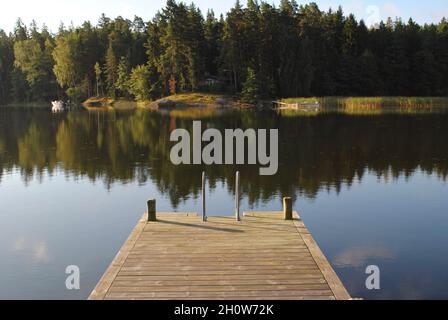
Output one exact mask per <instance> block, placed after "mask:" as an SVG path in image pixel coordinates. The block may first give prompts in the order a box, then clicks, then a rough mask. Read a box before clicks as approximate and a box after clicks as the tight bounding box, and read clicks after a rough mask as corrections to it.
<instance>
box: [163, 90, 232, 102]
mask: <svg viewBox="0 0 448 320" xmlns="http://www.w3.org/2000/svg"><path fill="white" fill-rule="evenodd" d="M220 98H223V99H228V98H229V97H227V96H223V95H218V94H211V93H201V92H191V93H179V94H175V95H171V96H168V97H164V98H162V99H159V100H157V101H156V102H161V101H164V100H170V101H172V102H176V103H185V104H214V103H216V100H217V99H220Z"/></svg>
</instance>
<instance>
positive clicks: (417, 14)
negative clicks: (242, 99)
mask: <svg viewBox="0 0 448 320" xmlns="http://www.w3.org/2000/svg"><path fill="white" fill-rule="evenodd" d="M165 2H166V0H76V1H75V0H38V1H36V0H12V1H8V4H5V5H4V6H3V8H2V10H1V11H0V28H1V29H3V30H5V31H8V32H9V31H11V30H12V28H13V26H14V23H15V21H16V20H17V18H18V17H21V18H22V20H23V21H24V22H25V23H27V24H29V23H30V22H31V20H32V19H35V20H36V21H37V23H38V24H39V25H41V24H42V23H45V24H46V25H47V26H48V27H49V28H50V29H51V30H53V31H55V30H57V27H58V26H59V24H60V22H61V21H62V22H64V24H66V25H69V24H70V23H71V22H73V23H74V24H75V25H79V24H81V23H82V22H83V21H85V20H91V21H93V22H96V21H97V20H98V17H99V16H100V15H101V13H103V12H104V13H106V15H108V16H110V17H116V16H118V15H121V16H123V17H126V18H132V17H133V16H134V15H139V16H141V17H142V18H144V20H149V19H150V18H151V17H152V16H153V15H154V13H155V12H157V11H158V10H159V9H160V8H162V7H163V6H164V4H165ZM186 2H190V1H186ZM194 2H195V3H196V4H197V5H198V6H199V7H200V8H201V9H202V10H203V11H206V10H207V9H208V8H213V9H214V10H215V12H217V13H221V12H226V11H228V9H229V8H231V7H232V6H233V4H234V2H235V1H234V0H195V1H194ZM241 2H242V3H244V2H245V0H241ZM267 2H269V3H274V4H278V3H279V2H280V0H267ZM308 2H309V1H300V0H299V1H298V3H300V4H303V3H308ZM315 2H316V3H317V4H318V5H319V7H320V8H321V9H328V8H329V7H334V8H336V7H337V6H338V5H339V4H340V5H342V6H343V8H344V11H345V12H352V13H355V14H356V16H357V17H358V18H363V19H365V20H366V21H367V22H375V21H376V20H378V19H386V18H387V17H389V16H392V17H396V16H400V17H402V18H403V19H406V20H407V19H409V17H413V18H414V19H415V20H417V21H418V22H419V23H425V22H438V21H440V19H441V18H442V17H443V16H446V17H448V3H447V0H426V1H414V0H412V1H406V0H336V1H334V0H315ZM5 6H6V9H5Z"/></svg>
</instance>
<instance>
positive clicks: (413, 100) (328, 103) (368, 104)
mask: <svg viewBox="0 0 448 320" xmlns="http://www.w3.org/2000/svg"><path fill="white" fill-rule="evenodd" d="M281 101H282V102H284V103H314V102H316V101H317V102H319V103H320V104H321V106H322V107H328V108H331V107H333V108H334V107H336V108H344V109H364V110H365V109H367V110H368V109H380V108H389V107H394V108H433V107H448V97H309V98H300V97H299V98H288V99H283V100H281Z"/></svg>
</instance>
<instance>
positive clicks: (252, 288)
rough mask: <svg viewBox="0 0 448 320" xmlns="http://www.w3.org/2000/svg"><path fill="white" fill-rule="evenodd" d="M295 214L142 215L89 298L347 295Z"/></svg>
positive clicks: (320, 297) (326, 297)
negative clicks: (288, 217) (152, 218)
mask: <svg viewBox="0 0 448 320" xmlns="http://www.w3.org/2000/svg"><path fill="white" fill-rule="evenodd" d="M292 218H293V219H292V220H285V215H283V212H249V213H245V214H244V217H243V218H242V219H241V221H240V222H237V221H236V220H235V218H233V217H210V218H208V221H207V222H203V221H202V219H201V218H200V217H199V216H197V215H196V214H189V213H157V221H148V215H147V214H145V215H144V217H143V218H142V219H141V220H140V222H138V224H137V226H136V227H135V228H134V230H133V231H132V234H131V235H130V236H129V239H128V240H127V241H126V242H125V244H124V245H123V247H122V248H121V250H120V252H119V253H118V255H117V256H116V258H115V259H114V260H113V262H112V264H111V265H110V266H109V268H108V269H107V271H106V273H105V274H104V275H103V277H102V279H101V280H100V282H99V283H98V284H97V286H96V288H95V289H94V291H93V292H92V294H91V295H90V297H89V299H92V300H103V299H106V300H348V299H350V296H349V294H348V292H347V290H346V289H345V288H344V286H343V284H342V282H341V281H340V280H339V278H338V276H337V275H336V273H335V272H334V270H333V268H332V267H331V265H330V264H329V263H328V261H327V259H326V258H325V256H324V255H323V253H322V252H321V250H320V249H319V247H318V245H317V244H316V242H315V241H314V239H313V237H312V236H311V234H310V233H309V231H308V229H307V228H306V227H305V225H304V223H303V221H302V220H301V219H300V217H299V215H298V213H297V212H293V217H292Z"/></svg>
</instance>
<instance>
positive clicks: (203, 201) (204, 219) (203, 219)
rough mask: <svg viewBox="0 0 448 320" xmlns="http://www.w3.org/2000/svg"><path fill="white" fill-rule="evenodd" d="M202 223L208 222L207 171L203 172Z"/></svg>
mask: <svg viewBox="0 0 448 320" xmlns="http://www.w3.org/2000/svg"><path fill="white" fill-rule="evenodd" d="M202 221H203V222H207V211H206V210H205V171H204V172H202Z"/></svg>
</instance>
